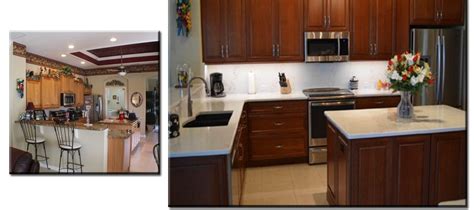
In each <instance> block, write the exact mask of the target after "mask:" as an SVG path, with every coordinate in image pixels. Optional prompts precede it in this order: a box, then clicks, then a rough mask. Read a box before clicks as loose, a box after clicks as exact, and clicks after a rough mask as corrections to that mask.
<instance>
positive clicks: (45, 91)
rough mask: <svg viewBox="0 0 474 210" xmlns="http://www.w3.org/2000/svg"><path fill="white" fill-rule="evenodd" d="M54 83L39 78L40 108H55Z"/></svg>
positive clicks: (51, 80)
mask: <svg viewBox="0 0 474 210" xmlns="http://www.w3.org/2000/svg"><path fill="white" fill-rule="evenodd" d="M55 88H56V87H55V82H54V79H52V78H48V77H43V78H41V107H42V108H55V106H54V105H55V92H56V91H55Z"/></svg>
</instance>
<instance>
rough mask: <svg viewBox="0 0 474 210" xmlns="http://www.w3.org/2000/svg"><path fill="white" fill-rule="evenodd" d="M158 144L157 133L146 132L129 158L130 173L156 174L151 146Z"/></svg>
mask: <svg viewBox="0 0 474 210" xmlns="http://www.w3.org/2000/svg"><path fill="white" fill-rule="evenodd" d="M156 143H158V133H155V132H148V133H147V135H146V138H143V139H142V140H141V141H140V143H139V144H138V146H137V148H135V150H134V152H133V153H132V157H131V158H130V173H157V172H158V167H157V166H156V163H155V159H154V157H153V146H155V144H156Z"/></svg>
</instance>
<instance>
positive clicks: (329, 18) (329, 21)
mask: <svg viewBox="0 0 474 210" xmlns="http://www.w3.org/2000/svg"><path fill="white" fill-rule="evenodd" d="M327 17H328V24H327V26H326V28H329V27H331V16H327Z"/></svg>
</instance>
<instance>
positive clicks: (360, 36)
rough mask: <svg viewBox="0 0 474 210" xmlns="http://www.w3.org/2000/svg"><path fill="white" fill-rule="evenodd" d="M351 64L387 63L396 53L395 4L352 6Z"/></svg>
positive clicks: (389, 0)
mask: <svg viewBox="0 0 474 210" xmlns="http://www.w3.org/2000/svg"><path fill="white" fill-rule="evenodd" d="M351 4H352V5H351V9H352V17H351V22H352V24H351V25H352V30H351V31H352V33H351V37H352V39H351V60H387V59H389V58H390V57H391V56H392V54H393V49H394V43H395V42H394V39H395V37H394V33H393V26H394V18H393V8H394V0H358V1H352V2H351Z"/></svg>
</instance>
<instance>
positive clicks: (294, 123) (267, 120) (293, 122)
mask: <svg viewBox="0 0 474 210" xmlns="http://www.w3.org/2000/svg"><path fill="white" fill-rule="evenodd" d="M249 125H250V132H251V133H259V132H265V131H272V130H274V131H282V130H285V131H286V130H294V129H302V130H305V129H306V115H305V114H280V115H254V116H251V117H250V123H249Z"/></svg>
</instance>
